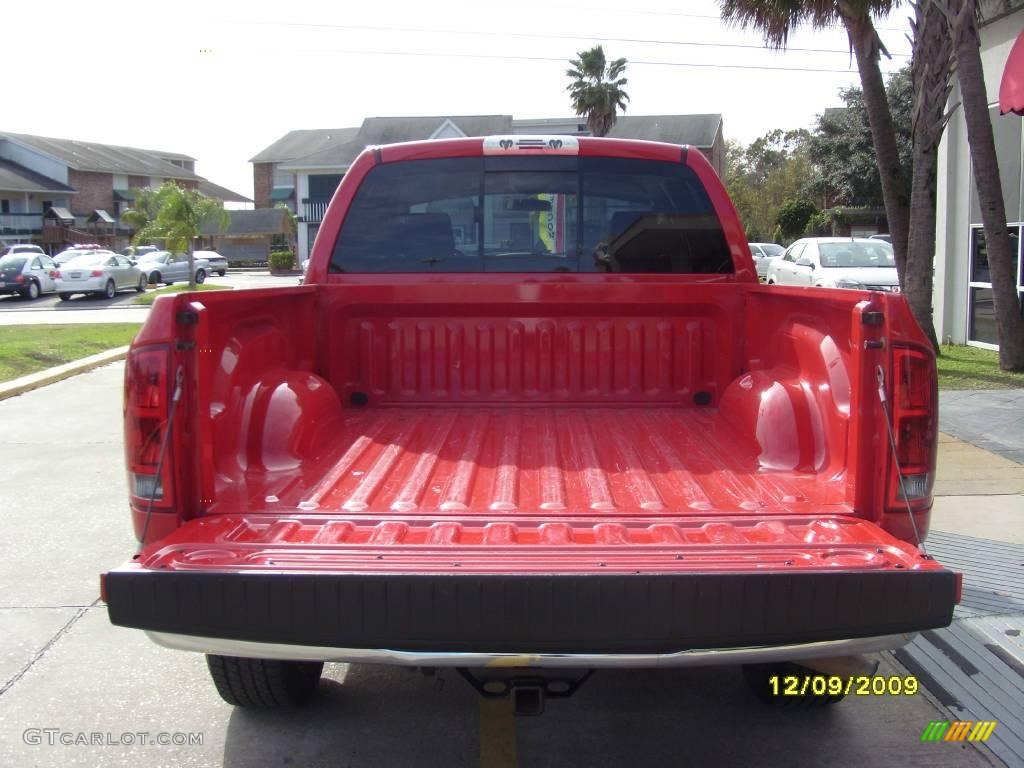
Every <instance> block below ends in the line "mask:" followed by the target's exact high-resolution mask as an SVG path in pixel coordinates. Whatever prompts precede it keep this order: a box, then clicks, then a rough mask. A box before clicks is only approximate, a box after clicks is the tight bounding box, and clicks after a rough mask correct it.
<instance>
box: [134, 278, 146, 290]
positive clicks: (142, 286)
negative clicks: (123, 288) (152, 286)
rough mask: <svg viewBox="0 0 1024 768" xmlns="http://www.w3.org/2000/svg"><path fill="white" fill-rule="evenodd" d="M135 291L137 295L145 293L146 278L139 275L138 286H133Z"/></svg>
mask: <svg viewBox="0 0 1024 768" xmlns="http://www.w3.org/2000/svg"><path fill="white" fill-rule="evenodd" d="M135 290H136V292H138V293H145V292H146V276H145V275H139V284H138V285H136V286H135Z"/></svg>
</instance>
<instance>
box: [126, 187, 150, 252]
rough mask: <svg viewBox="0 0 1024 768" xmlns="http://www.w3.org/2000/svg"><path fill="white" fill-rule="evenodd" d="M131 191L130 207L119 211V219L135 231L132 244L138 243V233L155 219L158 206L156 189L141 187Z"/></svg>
mask: <svg viewBox="0 0 1024 768" xmlns="http://www.w3.org/2000/svg"><path fill="white" fill-rule="evenodd" d="M132 191H133V193H134V195H135V199H134V200H133V201H132V207H131V208H127V209H125V210H123V211H121V221H122V222H123V223H124V224H127V225H128V227H129V228H131V229H132V230H134V231H135V235H134V237H132V245H138V244H139V241H140V240H141V238H140V234H141V233H142V232H143V230H145V229H146V228H147V227H148V226H149V225H150V224H151V223H152V222H153V220H154V219H156V214H157V210H158V209H159V206H158V205H157V201H156V190H153V189H148V188H143V189H135V190H132Z"/></svg>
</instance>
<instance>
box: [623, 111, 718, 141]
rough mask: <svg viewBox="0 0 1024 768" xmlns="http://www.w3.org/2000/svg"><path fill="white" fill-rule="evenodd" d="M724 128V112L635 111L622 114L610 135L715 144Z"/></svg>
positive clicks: (624, 137)
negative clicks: (672, 113)
mask: <svg viewBox="0 0 1024 768" xmlns="http://www.w3.org/2000/svg"><path fill="white" fill-rule="evenodd" d="M721 128H722V116H721V115H715V114H712V115H632V116H629V117H626V116H622V117H620V118H619V119H618V120H617V121H616V122H615V125H614V127H612V129H611V131H609V132H608V137H609V138H612V139H641V140H644V141H664V142H668V143H669V144H689V145H690V146H692V147H712V146H714V144H715V139H716V137H717V136H718V132H719V131H720V130H721Z"/></svg>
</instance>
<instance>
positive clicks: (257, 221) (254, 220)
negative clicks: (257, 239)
mask: <svg viewBox="0 0 1024 768" xmlns="http://www.w3.org/2000/svg"><path fill="white" fill-rule="evenodd" d="M287 213H288V211H286V210H284V209H282V208H257V209H256V210H254V211H228V212H227V214H228V216H229V217H230V221H229V223H228V227H227V229H225V230H221V229H220V228H219V227H217V225H216V224H215V223H212V222H210V223H205V224H203V225H202V227H200V229H201V231H202V234H204V235H208V236H209V235H220V236H221V237H225V236H226V237H247V236H256V235H276V234H277V233H279V232H287V231H288V226H287V223H286V220H285V216H286V214H287Z"/></svg>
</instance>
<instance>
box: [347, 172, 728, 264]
mask: <svg viewBox="0 0 1024 768" xmlns="http://www.w3.org/2000/svg"><path fill="white" fill-rule="evenodd" d="M330 269H331V271H332V272H350V273H352V272H355V273H358V272H623V273H677V274H679V273H689V274H725V273H731V272H732V271H733V263H732V257H731V255H730V252H729V248H728V245H727V244H726V240H725V236H724V235H723V233H722V228H721V225H720V223H719V221H718V217H717V216H716V215H715V213H714V210H713V208H712V206H711V201H710V200H709V199H708V196H707V193H706V191H705V190H704V187H703V185H702V184H701V183H700V181H699V179H698V178H697V176H696V174H695V173H694V172H693V171H692V170H690V169H689V168H688V167H686V166H685V165H681V164H679V163H667V162H661V161H653V160H632V159H619V158H588V157H583V158H576V157H537V156H533V157H531V156H526V157H513V158H508V157H500V158H495V157H487V158H484V157H478V158H446V159H438V160H414V161H405V162H398V163H387V164H383V165H378V166H376V167H375V168H373V169H372V170H371V171H370V172H369V174H368V175H367V177H366V179H364V181H363V183H362V184H361V185H360V187H359V189H358V191H357V193H356V196H355V199H354V200H353V202H352V206H351V208H350V209H349V212H348V215H347V216H346V218H345V223H344V225H343V226H342V230H341V234H340V236H339V237H338V240H337V242H336V243H335V247H334V253H333V255H332V258H331V267H330Z"/></svg>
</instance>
